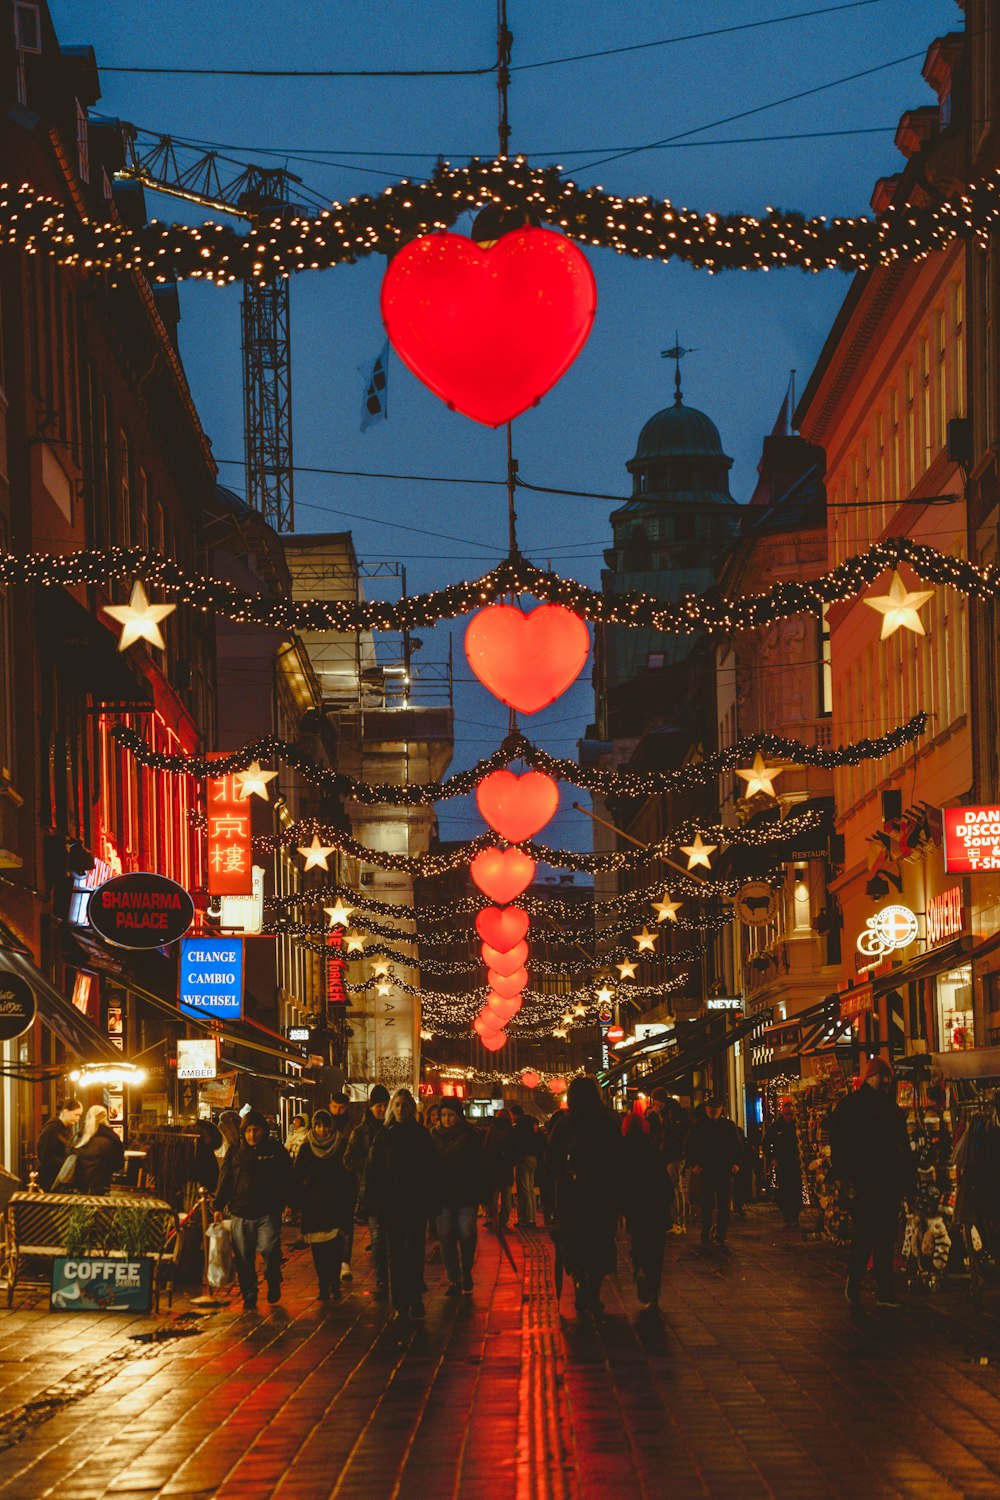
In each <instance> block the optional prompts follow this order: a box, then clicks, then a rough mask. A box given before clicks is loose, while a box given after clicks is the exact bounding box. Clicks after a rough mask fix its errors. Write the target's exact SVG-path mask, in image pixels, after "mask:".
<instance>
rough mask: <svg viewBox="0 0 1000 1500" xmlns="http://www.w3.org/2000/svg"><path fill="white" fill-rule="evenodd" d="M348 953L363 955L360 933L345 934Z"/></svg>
mask: <svg viewBox="0 0 1000 1500" xmlns="http://www.w3.org/2000/svg"><path fill="white" fill-rule="evenodd" d="M347 951H348V953H363V952H364V951H365V940H364V938H363V937H362V936H361V933H360V932H349V933H347Z"/></svg>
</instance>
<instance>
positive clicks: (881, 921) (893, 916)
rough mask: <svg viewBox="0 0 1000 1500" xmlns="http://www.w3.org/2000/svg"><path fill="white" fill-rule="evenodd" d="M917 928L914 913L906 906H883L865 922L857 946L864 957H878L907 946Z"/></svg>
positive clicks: (914, 935)
mask: <svg viewBox="0 0 1000 1500" xmlns="http://www.w3.org/2000/svg"><path fill="white" fill-rule="evenodd" d="M918 930H919V924H918V922H917V918H916V914H915V913H914V912H912V911H911V910H910V908H909V907H908V906H898V905H894V906H883V908H882V910H881V911H880V912H876V913H875V915H874V916H873V917H869V918H868V920H867V921H866V922H865V930H864V932H860V933H859V934H858V942H857V948H858V952H859V953H862V954H863V955H864V956H865V958H874V959H879V958H882V957H884V956H885V954H887V953H894V952H895V951H896V949H897V948H908V947H909V945H910V944H911V943H912V942H913V940H914V938H915V937H916V935H917V932H918Z"/></svg>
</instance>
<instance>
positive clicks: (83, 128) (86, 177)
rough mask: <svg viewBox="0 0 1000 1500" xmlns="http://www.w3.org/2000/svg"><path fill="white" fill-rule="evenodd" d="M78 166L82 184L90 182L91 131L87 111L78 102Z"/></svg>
mask: <svg viewBox="0 0 1000 1500" xmlns="http://www.w3.org/2000/svg"><path fill="white" fill-rule="evenodd" d="M76 166H77V171H78V172H79V173H80V181H81V182H89V181H90V130H89V128H88V124H87V111H86V110H85V109H84V107H83V105H82V104H81V103H80V101H79V99H77V101H76Z"/></svg>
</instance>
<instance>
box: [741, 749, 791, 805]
mask: <svg viewBox="0 0 1000 1500" xmlns="http://www.w3.org/2000/svg"><path fill="white" fill-rule="evenodd" d="M783 769H784V767H783V766H767V765H765V764H764V757H763V756H762V755H761V753H760V751H758V752H757V754H756V755H755V756H754V758H753V765H752V766H751V767H750V769H749V771H737V772H736V774H737V776H738V777H739V778H740V780H741V781H745V782H746V787H745V788H744V791H743V795H744V797H755V796H756V795H757V793H758V792H763V793H764V796H765V797H773V796H775V790H774V782H775V780H776V779H777V777H779V776H780V775H781V773H782V771H783Z"/></svg>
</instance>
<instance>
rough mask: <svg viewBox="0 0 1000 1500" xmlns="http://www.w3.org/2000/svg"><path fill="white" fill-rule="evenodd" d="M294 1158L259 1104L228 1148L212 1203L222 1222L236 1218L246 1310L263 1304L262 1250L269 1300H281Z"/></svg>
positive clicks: (238, 1262)
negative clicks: (260, 1282) (259, 1269)
mask: <svg viewBox="0 0 1000 1500" xmlns="http://www.w3.org/2000/svg"><path fill="white" fill-rule="evenodd" d="M292 1186H293V1176H292V1160H291V1157H290V1156H289V1155H288V1152H287V1151H286V1150H285V1148H284V1146H283V1145H282V1144H281V1142H280V1141H277V1140H275V1138H274V1136H272V1135H271V1132H270V1127H269V1126H268V1123H267V1118H266V1116H264V1115H263V1114H261V1112H260V1110H259V1109H250V1110H248V1111H247V1113H246V1114H245V1115H244V1117H243V1127H242V1131H241V1139H240V1144H239V1145H238V1146H236V1147H234V1148H233V1149H232V1150H231V1151H228V1152H227V1153H226V1156H225V1157H224V1159H223V1162H222V1171H221V1172H220V1173H219V1186H218V1188H217V1189H216V1194H215V1199H214V1201H213V1204H212V1207H213V1208H214V1210H215V1222H216V1223H217V1224H221V1222H222V1220H223V1217H224V1216H225V1213H226V1211H228V1213H229V1215H230V1217H231V1218H232V1221H233V1250H234V1252H235V1255H236V1273H237V1276H238V1277H239V1283H240V1291H241V1292H242V1294H243V1309H244V1311H245V1312H252V1311H253V1310H254V1309H255V1308H256V1306H257V1254H258V1251H259V1252H260V1255H261V1256H262V1257H263V1261H264V1279H265V1281H266V1282H267V1300H268V1302H270V1303H271V1304H272V1305H273V1304H274V1303H276V1302H280V1301H281V1211H282V1209H283V1208H284V1207H285V1204H286V1203H287V1202H288V1199H289V1196H290V1194H291V1191H292Z"/></svg>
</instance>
